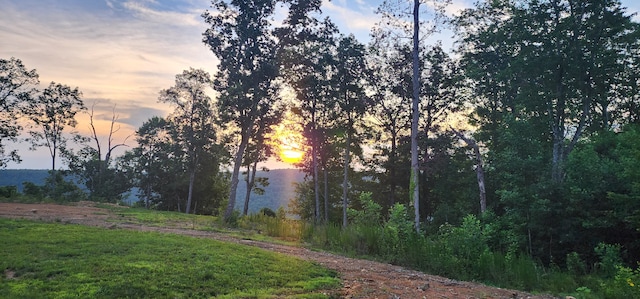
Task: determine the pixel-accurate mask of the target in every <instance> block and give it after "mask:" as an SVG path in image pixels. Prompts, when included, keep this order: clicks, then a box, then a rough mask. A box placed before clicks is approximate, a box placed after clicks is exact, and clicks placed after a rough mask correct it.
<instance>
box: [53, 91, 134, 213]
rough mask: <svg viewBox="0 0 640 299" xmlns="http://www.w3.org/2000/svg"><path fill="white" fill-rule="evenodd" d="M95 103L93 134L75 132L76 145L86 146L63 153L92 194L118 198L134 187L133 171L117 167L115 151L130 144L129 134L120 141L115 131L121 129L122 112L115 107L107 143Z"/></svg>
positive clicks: (91, 120)
mask: <svg viewBox="0 0 640 299" xmlns="http://www.w3.org/2000/svg"><path fill="white" fill-rule="evenodd" d="M94 108H95V103H94V104H93V105H92V107H91V111H90V112H89V130H90V132H91V133H90V134H91V136H89V137H85V136H80V135H78V136H75V137H74V142H75V143H76V145H80V144H83V147H82V148H81V149H80V150H79V151H78V152H77V153H76V152H75V151H74V150H73V149H71V148H63V149H62V152H61V156H62V157H63V158H65V159H66V160H67V163H68V166H69V170H70V171H71V172H73V173H74V174H76V175H77V176H78V177H79V178H80V179H81V180H83V181H84V184H85V186H86V187H87V189H88V190H89V197H90V198H91V199H94V200H106V201H109V202H117V201H118V200H121V199H122V195H123V193H125V192H127V191H129V190H130V189H131V180H132V178H131V177H130V173H127V172H125V171H123V169H118V168H116V167H114V166H115V165H114V163H113V162H114V156H113V154H114V151H115V150H116V149H117V148H120V147H123V146H127V144H126V141H127V139H128V138H129V137H130V136H127V137H126V138H125V139H124V140H123V141H122V142H121V143H116V142H115V140H114V136H113V135H114V134H116V133H117V132H118V131H119V130H120V126H117V125H116V124H117V121H118V116H117V115H116V112H115V106H114V107H113V114H112V116H111V121H110V125H109V133H108V135H107V137H106V144H104V142H103V140H101V138H100V136H99V134H98V130H97V128H96V123H95V117H96V116H95V109H94Z"/></svg>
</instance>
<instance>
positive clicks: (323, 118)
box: [277, 0, 337, 223]
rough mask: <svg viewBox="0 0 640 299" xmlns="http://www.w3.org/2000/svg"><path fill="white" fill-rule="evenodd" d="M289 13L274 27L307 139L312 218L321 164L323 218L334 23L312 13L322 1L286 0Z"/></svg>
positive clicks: (317, 201) (317, 199) (317, 218)
mask: <svg viewBox="0 0 640 299" xmlns="http://www.w3.org/2000/svg"><path fill="white" fill-rule="evenodd" d="M289 4H290V7H289V14H288V16H287V18H286V19H285V20H284V25H285V26H284V27H282V28H279V29H278V30H277V34H278V38H279V39H280V41H281V43H283V46H282V48H281V49H282V51H281V52H280V57H281V59H280V61H282V62H283V65H282V69H283V72H284V74H285V75H284V76H283V77H284V78H285V81H286V83H287V84H288V85H289V86H290V87H291V88H292V89H293V90H294V92H295V95H296V99H297V103H298V105H299V106H298V107H296V109H295V111H296V112H297V113H298V114H299V115H300V117H301V118H302V119H303V122H304V124H303V127H304V128H303V130H304V132H303V134H304V137H305V138H306V139H307V140H308V141H309V143H310V151H311V153H309V154H307V155H305V157H306V158H307V159H311V161H309V164H310V165H308V166H309V167H308V168H307V171H308V172H309V173H310V174H311V177H312V179H313V194H312V195H313V200H314V205H313V207H314V212H313V220H314V221H315V222H316V223H319V222H320V221H321V219H322V218H323V217H322V213H321V204H320V195H321V192H320V175H319V172H320V165H321V164H322V165H323V166H324V167H323V170H324V177H325V192H324V221H325V222H326V221H328V219H329V196H328V191H327V189H328V186H327V183H326V182H327V177H328V169H327V161H328V159H329V156H330V155H329V150H330V146H328V143H327V142H326V141H327V135H328V131H329V128H331V127H332V124H330V123H328V121H329V120H328V119H329V118H331V117H329V115H330V114H332V113H333V108H334V105H333V104H334V100H335V98H334V97H333V85H332V83H331V75H332V71H333V70H335V68H333V66H334V65H335V64H334V62H335V60H334V54H335V52H334V51H335V36H334V35H335V34H336V32H337V28H336V26H335V25H334V24H333V23H332V22H331V21H330V20H329V19H328V18H327V19H324V20H318V19H317V18H316V17H314V16H313V13H316V12H319V11H320V5H321V1H318V0H312V1H295V0H293V1H289Z"/></svg>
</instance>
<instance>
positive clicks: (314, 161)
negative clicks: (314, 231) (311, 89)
mask: <svg viewBox="0 0 640 299" xmlns="http://www.w3.org/2000/svg"><path fill="white" fill-rule="evenodd" d="M311 123H312V124H313V136H312V138H311V139H312V140H311V142H312V143H313V144H312V145H311V147H312V148H311V156H312V157H311V159H312V160H311V163H312V164H313V192H314V196H315V212H314V215H313V221H314V222H315V223H316V224H317V223H319V222H320V218H321V216H320V183H319V182H318V127H317V124H316V99H315V98H314V99H313V110H312V112H311Z"/></svg>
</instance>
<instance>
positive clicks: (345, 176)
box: [342, 129, 351, 227]
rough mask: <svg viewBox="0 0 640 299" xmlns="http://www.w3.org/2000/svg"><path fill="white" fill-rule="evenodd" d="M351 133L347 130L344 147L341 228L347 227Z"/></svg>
mask: <svg viewBox="0 0 640 299" xmlns="http://www.w3.org/2000/svg"><path fill="white" fill-rule="evenodd" d="M350 144H351V132H350V130H349V129H347V140H346V144H345V147H344V172H343V177H342V227H347V224H348V223H347V222H348V221H347V208H348V207H349V199H348V198H347V195H348V193H349V162H350V154H351V153H350Z"/></svg>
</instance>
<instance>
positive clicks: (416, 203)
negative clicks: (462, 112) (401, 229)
mask: <svg viewBox="0 0 640 299" xmlns="http://www.w3.org/2000/svg"><path fill="white" fill-rule="evenodd" d="M419 28H420V0H414V1H413V51H412V56H413V78H412V83H413V101H412V105H411V180H410V183H409V194H410V196H411V202H412V203H413V209H414V213H415V218H414V221H415V229H416V232H418V233H419V232H420V190H419V189H418V175H419V167H420V165H418V120H419V115H418V103H419V102H420V77H419V76H420V57H419V55H418V54H419V53H418V43H419V42H420V40H419Z"/></svg>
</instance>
